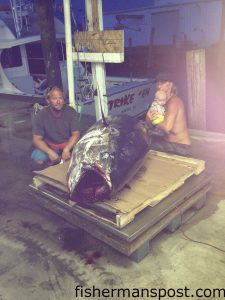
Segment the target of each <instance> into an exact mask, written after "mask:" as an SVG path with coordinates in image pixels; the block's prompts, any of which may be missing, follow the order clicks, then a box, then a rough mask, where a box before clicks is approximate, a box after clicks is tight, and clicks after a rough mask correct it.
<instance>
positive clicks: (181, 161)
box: [33, 151, 205, 228]
mask: <svg viewBox="0 0 225 300" xmlns="http://www.w3.org/2000/svg"><path fill="white" fill-rule="evenodd" d="M67 168H68V163H65V164H62V165H56V166H53V167H49V168H47V169H45V170H43V171H40V172H36V174H37V175H36V176H35V177H34V179H33V185H34V186H35V187H36V188H39V189H43V190H45V191H46V192H48V191H49V192H52V193H53V194H58V195H59V196H60V194H61V193H63V197H62V198H63V199H64V200H63V199H62V201H65V203H66V204H67V205H69V206H71V202H70V201H69V194H68V189H67V183H66V171H67ZM204 169H205V162H204V161H202V160H199V159H193V158H187V157H182V156H178V155H173V154H166V153H163V152H158V151H149V153H148V155H147V157H146V159H145V161H144V165H143V166H142V167H141V168H140V169H139V171H138V172H137V173H136V175H135V176H134V177H133V178H132V180H131V181H130V182H129V185H127V186H126V188H124V189H123V190H122V191H121V192H119V193H117V194H116V196H115V198H113V199H111V200H107V201H104V202H101V203H95V204H93V205H92V206H90V207H89V208H85V211H86V212H87V213H89V214H90V215H91V216H95V218H96V219H99V220H100V221H101V220H103V221H106V222H108V223H109V224H110V225H113V226H115V227H117V228H123V227H124V226H126V225H127V224H129V223H130V222H131V221H132V220H134V218H135V216H136V215H137V214H138V213H140V212H141V211H142V210H143V209H145V208H146V207H148V206H151V207H153V206H155V205H156V204H158V203H159V202H160V201H162V200H163V199H164V198H165V197H167V196H168V195H170V194H171V193H173V192H174V191H175V190H176V189H178V188H179V187H180V186H182V185H183V184H184V182H185V181H186V180H187V178H189V177H191V176H192V175H198V174H200V173H201V172H203V171H204ZM54 189H55V190H54ZM75 206H76V207H77V208H78V209H80V210H83V209H84V208H82V207H80V206H78V205H75Z"/></svg>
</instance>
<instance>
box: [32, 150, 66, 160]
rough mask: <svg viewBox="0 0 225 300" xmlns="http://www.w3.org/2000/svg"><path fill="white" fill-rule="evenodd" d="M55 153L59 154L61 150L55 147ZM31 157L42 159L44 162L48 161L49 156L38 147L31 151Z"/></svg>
mask: <svg viewBox="0 0 225 300" xmlns="http://www.w3.org/2000/svg"><path fill="white" fill-rule="evenodd" d="M54 151H55V152H56V153H57V154H59V155H60V154H61V153H62V150H60V149H56V150H54ZM31 159H32V160H34V161H37V160H39V161H44V162H48V161H49V157H48V154H46V153H45V152H43V151H41V150H39V149H37V148H36V149H34V151H33V152H32V153H31Z"/></svg>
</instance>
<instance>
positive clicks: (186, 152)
mask: <svg viewBox="0 0 225 300" xmlns="http://www.w3.org/2000/svg"><path fill="white" fill-rule="evenodd" d="M149 148H150V149H152V150H156V151H162V152H167V153H173V154H177V155H181V156H191V152H192V151H191V145H185V144H179V143H171V142H167V141H165V140H163V139H162V138H153V141H152V143H151V144H150V146H149Z"/></svg>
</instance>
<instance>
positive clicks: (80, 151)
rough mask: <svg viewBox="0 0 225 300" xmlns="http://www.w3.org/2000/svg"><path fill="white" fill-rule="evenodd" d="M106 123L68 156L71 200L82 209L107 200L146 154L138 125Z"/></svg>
mask: <svg viewBox="0 0 225 300" xmlns="http://www.w3.org/2000/svg"><path fill="white" fill-rule="evenodd" d="M106 120H107V124H108V126H105V125H104V124H103V123H102V122H101V121H99V122H97V123H96V124H94V125H93V126H92V127H91V128H90V129H89V130H88V131H87V133H86V134H85V135H84V136H83V137H82V138H81V139H80V140H79V142H78V143H77V144H76V145H75V147H74V149H73V153H72V156H71V161H70V165H69V169H68V172H67V178H68V187H69V191H70V198H71V200H74V201H76V202H77V203H80V204H83V205H84V204H87V203H93V202H96V201H102V200H105V199H109V198H110V197H111V196H112V194H113V193H114V192H116V191H117V190H118V188H122V186H123V185H124V184H125V183H126V178H127V177H128V174H129V172H130V171H131V170H132V169H133V167H134V166H135V165H136V164H137V162H139V161H140V159H141V158H142V157H143V156H144V154H145V153H146V152H147V151H148V147H149V140H148V136H147V135H146V134H145V131H143V130H142V127H140V126H139V125H138V123H137V121H135V120H133V119H132V118H131V117H128V116H115V117H108V118H107V119H106ZM134 169H136V166H135V168H134Z"/></svg>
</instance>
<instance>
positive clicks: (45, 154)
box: [31, 86, 80, 169]
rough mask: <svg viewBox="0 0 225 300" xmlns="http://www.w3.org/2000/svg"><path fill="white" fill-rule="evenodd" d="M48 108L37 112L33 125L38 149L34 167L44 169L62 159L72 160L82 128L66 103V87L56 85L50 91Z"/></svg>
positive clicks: (47, 95)
mask: <svg viewBox="0 0 225 300" xmlns="http://www.w3.org/2000/svg"><path fill="white" fill-rule="evenodd" d="M46 101H47V103H48V106H47V107H44V108H43V109H42V110H41V111H39V112H38V113H37V115H36V116H35V118H34V124H33V143H34V145H35V147H36V149H35V150H34V151H33V152H32V154H31V159H32V160H33V163H34V166H33V167H34V169H43V168H44V167H45V166H46V163H47V165H53V164H56V163H58V162H60V160H63V161H66V160H68V159H70V155H71V150H72V148H73V146H74V145H75V144H76V143H77V142H78V140H79V137H80V131H79V129H78V122H77V121H76V112H75V110H74V109H73V108H71V107H69V106H67V105H66V104H65V102H64V97H63V92H62V90H61V89H60V88H59V87H57V86H54V87H53V88H48V89H47V92H46Z"/></svg>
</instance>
